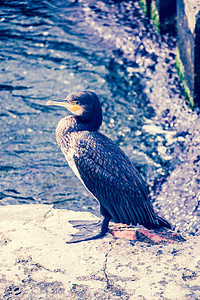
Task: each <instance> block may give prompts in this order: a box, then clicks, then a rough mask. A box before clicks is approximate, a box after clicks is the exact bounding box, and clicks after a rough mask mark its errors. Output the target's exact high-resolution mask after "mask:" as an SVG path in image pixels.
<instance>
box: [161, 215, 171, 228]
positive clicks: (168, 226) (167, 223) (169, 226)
mask: <svg viewBox="0 0 200 300" xmlns="http://www.w3.org/2000/svg"><path fill="white" fill-rule="evenodd" d="M157 220H158V222H159V227H166V228H169V229H172V226H171V225H170V224H169V222H167V221H166V220H165V219H163V218H161V217H159V216H157Z"/></svg>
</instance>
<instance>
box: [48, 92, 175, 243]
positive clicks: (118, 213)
mask: <svg viewBox="0 0 200 300" xmlns="http://www.w3.org/2000/svg"><path fill="white" fill-rule="evenodd" d="M47 104H48V105H62V106H64V107H66V108H67V109H68V110H70V111H72V112H73V113H74V114H75V115H74V116H68V117H66V118H63V119H62V120H61V121H60V122H59V123H58V126H57V129H56V138H57V142H58V144H59V146H60V148H61V150H62V152H63V153H64V155H65V157H66V160H67V162H68V164H69V166H70V167H71V168H72V170H73V171H74V173H75V174H76V175H77V176H78V177H79V179H80V180H81V181H82V183H83V184H84V185H85V187H86V188H87V189H88V190H89V191H90V192H91V193H92V195H93V196H94V197H95V198H97V199H98V200H99V202H100V210H101V213H102V215H103V216H104V221H103V224H102V229H101V232H100V234H98V235H97V236H94V237H90V238H86V239H83V240H90V239H93V238H98V237H100V236H103V235H105V233H106V232H107V230H108V224H109V221H110V220H111V219H114V221H115V222H118V223H125V224H133V225H137V223H139V224H142V225H144V226H145V227H146V228H148V229H151V228H156V227H168V228H171V226H170V224H169V223H168V222H167V221H165V220H164V219H162V218H161V217H159V216H157V215H156V214H155V213H154V210H153V207H152V205H151V203H150V200H149V197H148V191H147V186H146V183H145V181H144V179H143V178H142V176H141V175H140V174H139V172H138V171H137V170H136V168H135V167H134V166H133V164H132V163H131V162H130V160H129V159H128V157H127V156H126V155H125V154H124V152H123V151H122V150H121V149H120V148H119V147H118V146H117V145H116V144H115V143H114V142H113V141H112V140H110V139H109V138H107V137H106V136H104V135H103V134H101V133H100V132H98V129H99V127H100V126H101V123H102V109H101V105H100V102H99V100H98V98H97V96H96V94H95V93H93V92H76V93H72V94H70V95H69V96H68V97H67V99H66V100H65V102H54V101H48V102H47Z"/></svg>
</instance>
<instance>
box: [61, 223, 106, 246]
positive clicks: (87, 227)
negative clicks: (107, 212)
mask: <svg viewBox="0 0 200 300" xmlns="http://www.w3.org/2000/svg"><path fill="white" fill-rule="evenodd" d="M109 221H110V218H107V217H104V220H103V222H102V223H101V221H98V222H93V223H91V221H70V223H71V224H72V225H73V227H74V228H77V229H78V230H79V232H78V234H74V235H72V239H71V240H70V241H68V242H66V243H67V244H74V243H79V242H84V241H91V240H96V239H99V238H102V237H104V236H105V234H106V233H107V232H108V224H109ZM95 233H96V234H95Z"/></svg>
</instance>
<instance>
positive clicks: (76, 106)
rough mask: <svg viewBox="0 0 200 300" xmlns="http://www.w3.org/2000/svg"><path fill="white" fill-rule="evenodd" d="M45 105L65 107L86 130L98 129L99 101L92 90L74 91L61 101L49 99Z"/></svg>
mask: <svg viewBox="0 0 200 300" xmlns="http://www.w3.org/2000/svg"><path fill="white" fill-rule="evenodd" d="M46 105H58V106H63V107H65V108H67V109H68V110H69V111H71V112H72V113H73V114H74V115H75V116H76V118H77V119H78V120H79V121H80V122H81V123H82V124H83V125H85V126H86V130H98V129H99V127H100V126H101V123H102V108H101V103H100V101H99V99H98V97H97V95H96V94H95V93H94V92H90V91H83V92H74V93H71V94H69V95H68V96H67V98H66V99H65V100H64V101H62V102H61V101H52V100H49V101H47V103H46Z"/></svg>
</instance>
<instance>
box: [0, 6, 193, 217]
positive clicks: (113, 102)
mask: <svg viewBox="0 0 200 300" xmlns="http://www.w3.org/2000/svg"><path fill="white" fill-rule="evenodd" d="M1 3H2V5H1V17H0V18H1V24H0V33H1V39H0V57H1V73H0V76H1V81H0V82H1V85H0V98H1V121H0V122H1V124H0V127H1V153H0V159H1V183H0V185H1V204H2V205H5V204H22V203H48V204H52V203H53V204H55V207H58V208H68V209H74V210H89V211H92V212H93V213H95V214H98V211H99V205H98V203H97V202H96V201H95V200H94V199H93V198H92V197H91V196H90V195H89V194H88V192H87V191H86V190H85V188H84V187H83V186H82V185H81V184H80V182H79V181H78V179H77V178H75V176H74V174H73V173H72V171H71V170H70V169H69V167H68V165H67V164H66V162H65V158H64V156H63V155H62V153H61V151H60V149H59V147H58V146H57V144H56V140H55V128H56V126H57V123H58V121H59V120H60V119H61V118H62V117H64V116H66V115H67V114H68V112H67V111H66V110H65V109H63V108H58V107H55V108H54V107H47V106H46V105H45V104H46V101H47V100H50V99H52V100H54V99H55V100H60V99H64V98H65V97H66V96H67V94H69V93H70V92H72V91H76V90H87V89H89V90H94V91H95V92H96V93H97V94H98V95H99V98H100V100H101V103H102V107H103V113H104V119H103V125H102V127H101V132H102V133H104V134H106V135H107V136H109V137H110V138H111V139H112V140H114V141H115V142H116V143H117V144H118V145H119V146H121V147H122V149H123V150H124V151H125V153H126V154H127V155H128V156H129V157H130V160H132V161H133V162H134V164H135V165H136V167H137V168H138V169H139V170H140V172H141V173H142V174H143V175H144V177H145V178H146V180H147V182H148V184H149V186H150V189H151V190H153V187H154V185H155V183H157V182H159V180H161V179H162V178H163V176H164V177H165V176H166V175H168V174H169V170H173V169H174V168H175V166H176V165H177V164H178V163H179V162H180V158H179V153H180V152H182V151H183V150H184V147H182V148H180V146H181V145H182V144H183V143H184V141H185V135H184V134H183V132H186V131H187V129H188V127H189V126H190V124H191V122H194V121H195V117H193V116H192V117H191V118H190V121H189V122H188V120H189V119H188V115H187V114H189V115H190V116H191V115H192V114H191V113H190V112H189V110H188V109H187V108H186V110H187V114H183V113H182V112H181V108H179V107H184V109H185V106H184V100H183V96H182V90H181V85H180V82H179V79H178V77H177V74H176V70H175V47H174V42H173V40H171V39H169V38H167V37H163V38H161V37H159V36H158V34H157V33H156V32H155V30H154V28H153V26H152V25H151V24H149V22H148V21H147V20H146V19H145V17H144V16H143V14H142V12H141V10H140V9H139V6H138V4H137V3H136V2H135V1H124V2H120V1H105V2H104V1H79V2H74V1H62V0H60V1H2V2H1ZM171 99H173V105H171V104H170V103H171ZM177 112H178V116H179V120H180V119H181V120H184V121H183V123H182V125H181V127H180V122H176V120H177V119H178V118H175V119H174V115H177ZM180 116H181V117H180ZM181 143H182V144H181ZM180 149H181V150H180ZM159 205H160V206H159V209H160V210H162V207H164V204H163V203H162V202H161V203H160V204H159ZM168 217H170V216H168Z"/></svg>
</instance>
